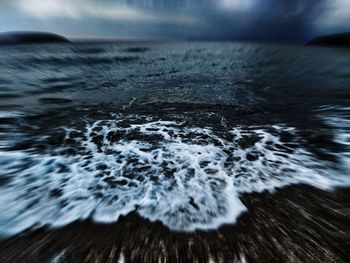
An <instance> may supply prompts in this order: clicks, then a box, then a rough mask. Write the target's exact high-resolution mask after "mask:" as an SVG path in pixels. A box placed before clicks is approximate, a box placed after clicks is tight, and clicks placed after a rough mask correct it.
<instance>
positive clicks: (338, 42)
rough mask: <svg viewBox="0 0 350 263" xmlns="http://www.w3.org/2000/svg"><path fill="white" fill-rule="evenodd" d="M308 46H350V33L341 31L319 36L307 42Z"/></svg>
mask: <svg viewBox="0 0 350 263" xmlns="http://www.w3.org/2000/svg"><path fill="white" fill-rule="evenodd" d="M306 45H307V46H335V47H349V48H350V33H341V34H334V35H327V36H321V37H317V38H315V39H313V40H311V41H310V42H309V43H307V44H306Z"/></svg>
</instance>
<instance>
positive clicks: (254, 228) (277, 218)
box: [0, 185, 350, 262]
mask: <svg viewBox="0 0 350 263" xmlns="http://www.w3.org/2000/svg"><path fill="white" fill-rule="evenodd" d="M348 190H349V188H340V189H335V190H332V191H324V190H320V189H317V188H314V187H311V186H307V185H292V186H287V187H285V188H282V189H277V190H276V192H274V193H269V192H263V193H252V194H244V195H242V196H241V200H242V202H243V203H244V205H245V206H246V207H247V208H248V212H246V213H243V214H242V215H241V216H240V217H239V218H238V220H237V223H236V224H234V225H224V226H221V227H220V228H219V229H217V230H212V231H195V232H193V233H183V232H173V231H170V230H169V229H168V228H167V227H165V226H164V225H162V224H161V223H160V222H150V221H149V220H147V219H144V218H142V217H140V216H139V215H138V214H137V213H135V212H133V213H130V214H128V215H127V216H124V217H121V218H119V220H118V221H117V222H116V223H114V224H97V223H93V222H89V221H84V222H75V223H72V224H70V225H67V226H64V227H62V228H59V229H48V228H45V227H43V228H40V229H37V230H27V231H24V232H23V233H20V234H18V235H16V236H13V237H10V238H8V239H5V240H2V241H0V259H1V262H118V260H119V261H125V262H155V261H159V262H165V261H166V262H188V261H195V260H197V262H209V261H213V262H290V261H292V262H299V261H301V262H349V261H350V256H349V255H350V209H349V203H350V202H349V200H350V193H349V191H348Z"/></svg>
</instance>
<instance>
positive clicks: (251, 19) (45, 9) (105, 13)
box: [0, 0, 350, 41]
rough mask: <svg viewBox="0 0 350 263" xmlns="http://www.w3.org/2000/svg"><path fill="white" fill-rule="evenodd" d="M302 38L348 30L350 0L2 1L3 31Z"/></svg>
mask: <svg viewBox="0 0 350 263" xmlns="http://www.w3.org/2000/svg"><path fill="white" fill-rule="evenodd" d="M13 30H38V31H49V32H55V33H58V34H63V35H65V36H68V37H77V38H81V37H100V38H185V39H228V40H230V39H253V40H254V39H256V40H295V41H303V40H307V39H309V38H312V37H314V36H316V35H319V34H326V33H336V32H343V31H350V0H0V31H13Z"/></svg>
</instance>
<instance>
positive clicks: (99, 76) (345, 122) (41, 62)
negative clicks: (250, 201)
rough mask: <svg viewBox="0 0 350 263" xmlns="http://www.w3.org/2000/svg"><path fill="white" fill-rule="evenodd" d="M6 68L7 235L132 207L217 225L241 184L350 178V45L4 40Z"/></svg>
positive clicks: (2, 81)
mask: <svg viewBox="0 0 350 263" xmlns="http://www.w3.org/2000/svg"><path fill="white" fill-rule="evenodd" d="M0 72H1V75H0V118H1V119H0V196H1V197H0V210H1V211H2V212H1V213H0V234H1V235H2V236H8V235H12V234H16V233H19V232H21V231H23V230H25V229H27V228H29V227H39V226H42V225H46V224H47V225H49V226H52V227H56V226H62V225H66V224H68V223H71V222H73V221H76V220H84V219H92V220H93V221H96V222H106V223H112V222H116V221H117V220H118V218H119V217H120V216H121V215H126V214H128V213H130V212H132V211H136V212H137V213H138V214H139V215H141V216H142V217H144V218H147V219H149V220H151V221H160V222H162V223H163V224H164V225H165V226H167V227H169V228H170V229H172V230H177V231H193V230H196V229H204V230H207V229H217V228H218V227H219V226H221V225H222V224H234V223H235V222H236V219H237V217H238V216H239V215H240V214H241V213H242V212H245V211H247V208H246V206H245V205H244V204H243V203H242V201H241V199H240V196H241V195H242V194H246V193H260V192H263V191H270V192H273V191H274V190H275V189H277V188H283V187H285V186H287V185H293V184H294V185H298V184H308V185H312V186H314V187H317V188H320V189H324V190H327V191H332V189H334V188H335V187H339V186H343V187H344V186H348V184H349V182H350V177H349V172H350V167H349V164H350V89H349V83H350V53H349V51H348V50H343V49H325V48H312V47H307V48H305V47H295V46H278V45H275V46H269V45H263V44H247V43H185V42H184V43H143V42H128V43H115V44H112V43H104V44H98V43H90V44H89V43H85V44H84V43H76V44H60V45H55V44H53V45H37V46H30V45H29V46H17V47H5V46H4V47H1V48H0ZM248 212H249V211H248Z"/></svg>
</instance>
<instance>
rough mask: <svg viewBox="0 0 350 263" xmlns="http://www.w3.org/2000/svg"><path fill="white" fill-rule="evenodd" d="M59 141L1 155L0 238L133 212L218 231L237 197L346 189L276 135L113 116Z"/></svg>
mask: <svg viewBox="0 0 350 263" xmlns="http://www.w3.org/2000/svg"><path fill="white" fill-rule="evenodd" d="M64 141H65V143H64V144H63V145H62V146H61V147H58V148H56V149H54V150H52V151H51V152H45V153H38V152H33V151H30V152H29V151H24V150H23V151H12V152H4V151H1V152H0V160H1V162H0V167H1V170H2V171H4V172H3V177H7V178H9V182H7V183H5V185H4V186H2V187H1V188H0V195H1V199H0V208H1V210H2V211H6V213H2V215H1V216H0V233H3V234H13V233H17V232H19V231H21V230H23V229H25V228H28V227H30V226H33V225H37V226H40V225H43V224H49V225H51V226H61V225H65V224H68V223H70V222H73V221H75V220H83V219H86V218H92V219H93V220H95V221H97V222H115V221H116V220H117V219H118V217H119V216H120V215H125V214H127V213H129V212H131V211H134V210H136V211H137V212H138V213H139V214H140V215H141V216H143V217H145V218H148V219H149V220H151V221H156V220H159V221H161V222H162V223H163V224H164V225H166V226H168V227H169V228H170V229H173V230H179V231H193V230H195V229H215V228H217V227H219V226H220V225H222V224H225V223H228V224H230V223H234V222H235V220H236V218H237V217H238V216H239V215H240V214H241V213H242V212H243V211H245V210H246V207H245V206H244V205H243V203H242V202H241V201H240V199H239V196H240V194H242V193H249V192H260V191H265V190H268V191H272V190H273V189H275V188H276V187H283V186H285V185H289V184H297V183H307V184H311V185H314V186H317V187H320V188H330V187H333V186H334V185H337V184H342V183H344V178H342V177H340V176H338V175H337V174H336V173H335V172H334V171H331V170H330V169H328V168H327V167H328V165H327V164H325V163H322V162H320V161H319V160H318V159H317V158H316V157H315V156H314V155H313V154H312V153H311V152H309V151H307V150H306V149H305V148H303V147H301V138H300V137H299V136H298V131H297V130H296V129H294V128H290V127H286V126H283V125H276V126H267V127H263V126H241V127H235V128H232V129H229V130H228V131H222V130H215V129H214V128H203V127H202V128H200V127H191V126H189V125H185V124H184V123H181V122H176V121H153V120H152V119H151V118H149V117H142V116H139V117H137V118H134V117H132V116H119V115H116V116H115V119H112V120H106V121H97V122H93V123H88V124H87V125H86V126H85V127H84V128H83V129H82V128H79V129H76V128H72V127H71V128H69V129H68V128H66V129H65V139H64ZM72 148H74V149H78V151H75V152H71V151H70V150H71V149H72Z"/></svg>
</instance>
